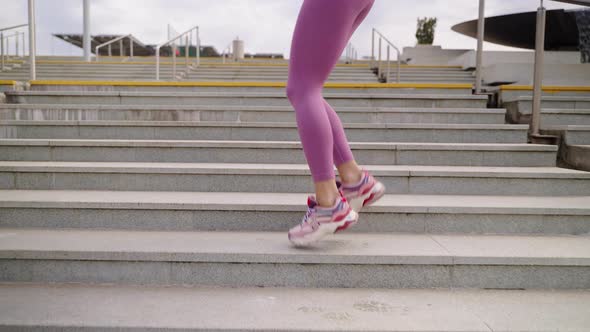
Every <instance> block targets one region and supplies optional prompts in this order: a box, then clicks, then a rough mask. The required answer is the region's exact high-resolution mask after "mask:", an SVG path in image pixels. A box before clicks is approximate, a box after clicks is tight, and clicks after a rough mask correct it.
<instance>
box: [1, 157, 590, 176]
mask: <svg viewBox="0 0 590 332" xmlns="http://www.w3.org/2000/svg"><path fill="white" fill-rule="evenodd" d="M366 169H367V170H370V171H371V172H372V173H373V174H374V175H375V176H379V175H381V176H415V177H418V176H447V177H448V176H451V177H509V178H523V177H527V178H530V177H533V178H539V177H542V178H576V179H590V172H585V171H579V170H574V169H568V168H559V167H496V166H421V165H368V166H366ZM0 170H3V171H16V170H18V171H27V170H29V171H30V170H35V171H52V172H59V171H62V172H66V171H67V172H75V171H78V172H80V171H82V172H89V171H94V172H125V173H133V172H139V173H143V172H148V171H149V172H150V173H182V174H187V173H206V174H292V175H307V174H309V166H307V165H305V164H263V163H154V162H68V161H0Z"/></svg>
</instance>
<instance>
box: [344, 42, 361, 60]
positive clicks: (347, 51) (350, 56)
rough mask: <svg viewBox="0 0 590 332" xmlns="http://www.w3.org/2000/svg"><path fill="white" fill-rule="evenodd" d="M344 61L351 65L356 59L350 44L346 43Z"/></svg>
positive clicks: (353, 48)
mask: <svg viewBox="0 0 590 332" xmlns="http://www.w3.org/2000/svg"><path fill="white" fill-rule="evenodd" d="M344 59H345V60H346V62H347V63H353V62H354V60H357V59H358V52H357V50H356V48H355V47H354V45H352V43H348V45H347V46H346V49H345V56H344Z"/></svg>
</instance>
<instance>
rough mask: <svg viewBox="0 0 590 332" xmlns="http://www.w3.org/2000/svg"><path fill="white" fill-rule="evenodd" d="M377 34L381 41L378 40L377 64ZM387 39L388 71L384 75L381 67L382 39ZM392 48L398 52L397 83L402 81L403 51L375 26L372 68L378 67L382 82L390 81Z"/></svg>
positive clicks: (372, 44) (378, 75) (372, 43)
mask: <svg viewBox="0 0 590 332" xmlns="http://www.w3.org/2000/svg"><path fill="white" fill-rule="evenodd" d="M375 35H377V37H379V42H378V45H379V46H378V59H377V65H376V66H375ZM382 40H383V41H385V43H386V44H387V47H386V50H387V51H386V56H387V65H386V71H385V73H386V74H385V75H383V70H382V69H381V66H382V62H383V61H381V41H382ZM390 48H393V49H394V50H395V51H396V52H397V74H396V81H397V83H399V82H400V71H401V62H400V61H401V52H400V51H399V48H397V47H396V46H395V45H394V44H393V43H392V42H390V41H389V40H388V39H387V38H386V37H385V36H384V35H383V34H382V33H381V32H379V31H378V30H377V29H375V28H373V30H372V33H371V68H372V69H376V70H377V72H376V73H377V77H378V78H379V80H380V81H382V82H387V81H389V77H390V76H389V75H390V73H391V57H390Z"/></svg>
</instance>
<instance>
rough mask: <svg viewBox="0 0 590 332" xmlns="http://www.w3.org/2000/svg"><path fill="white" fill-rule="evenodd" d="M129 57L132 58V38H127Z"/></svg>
mask: <svg viewBox="0 0 590 332" xmlns="http://www.w3.org/2000/svg"><path fill="white" fill-rule="evenodd" d="M129 52H130V53H129V56H130V57H131V58H133V37H131V36H129Z"/></svg>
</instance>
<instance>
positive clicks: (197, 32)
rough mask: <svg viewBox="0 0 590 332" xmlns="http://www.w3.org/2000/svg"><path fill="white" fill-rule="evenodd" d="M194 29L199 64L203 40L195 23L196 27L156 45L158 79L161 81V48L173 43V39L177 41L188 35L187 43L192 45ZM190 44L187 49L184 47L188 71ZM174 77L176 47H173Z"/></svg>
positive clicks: (174, 75)
mask: <svg viewBox="0 0 590 332" xmlns="http://www.w3.org/2000/svg"><path fill="white" fill-rule="evenodd" d="M193 30H195V32H196V33H195V35H196V36H195V37H196V50H197V52H196V53H197V54H196V55H197V66H199V64H200V59H201V58H200V54H199V53H201V52H200V50H201V45H200V43H201V41H200V39H199V26H198V25H195V26H194V27H192V28H190V29H188V30H187V31H185V32H183V33H181V34H179V35H178V36H176V37H174V38H171V39H169V40H167V41H165V42H163V43H162V44H160V45H158V46H156V81H159V80H160V48H161V47H162V46H165V45H168V44H170V43H172V42H173V41H175V40H177V39H180V38H182V37H188V38H186V40H187V41H188V42H187V44H189V45H190V42H191V41H192V40H191V39H192V35H193V34H192V32H193ZM181 40H182V39H181ZM189 45H186V46H185V49H184V53H185V59H186V60H185V61H186V71H188V54H189ZM172 77H173V79H175V78H176V49H173V50H172Z"/></svg>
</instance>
